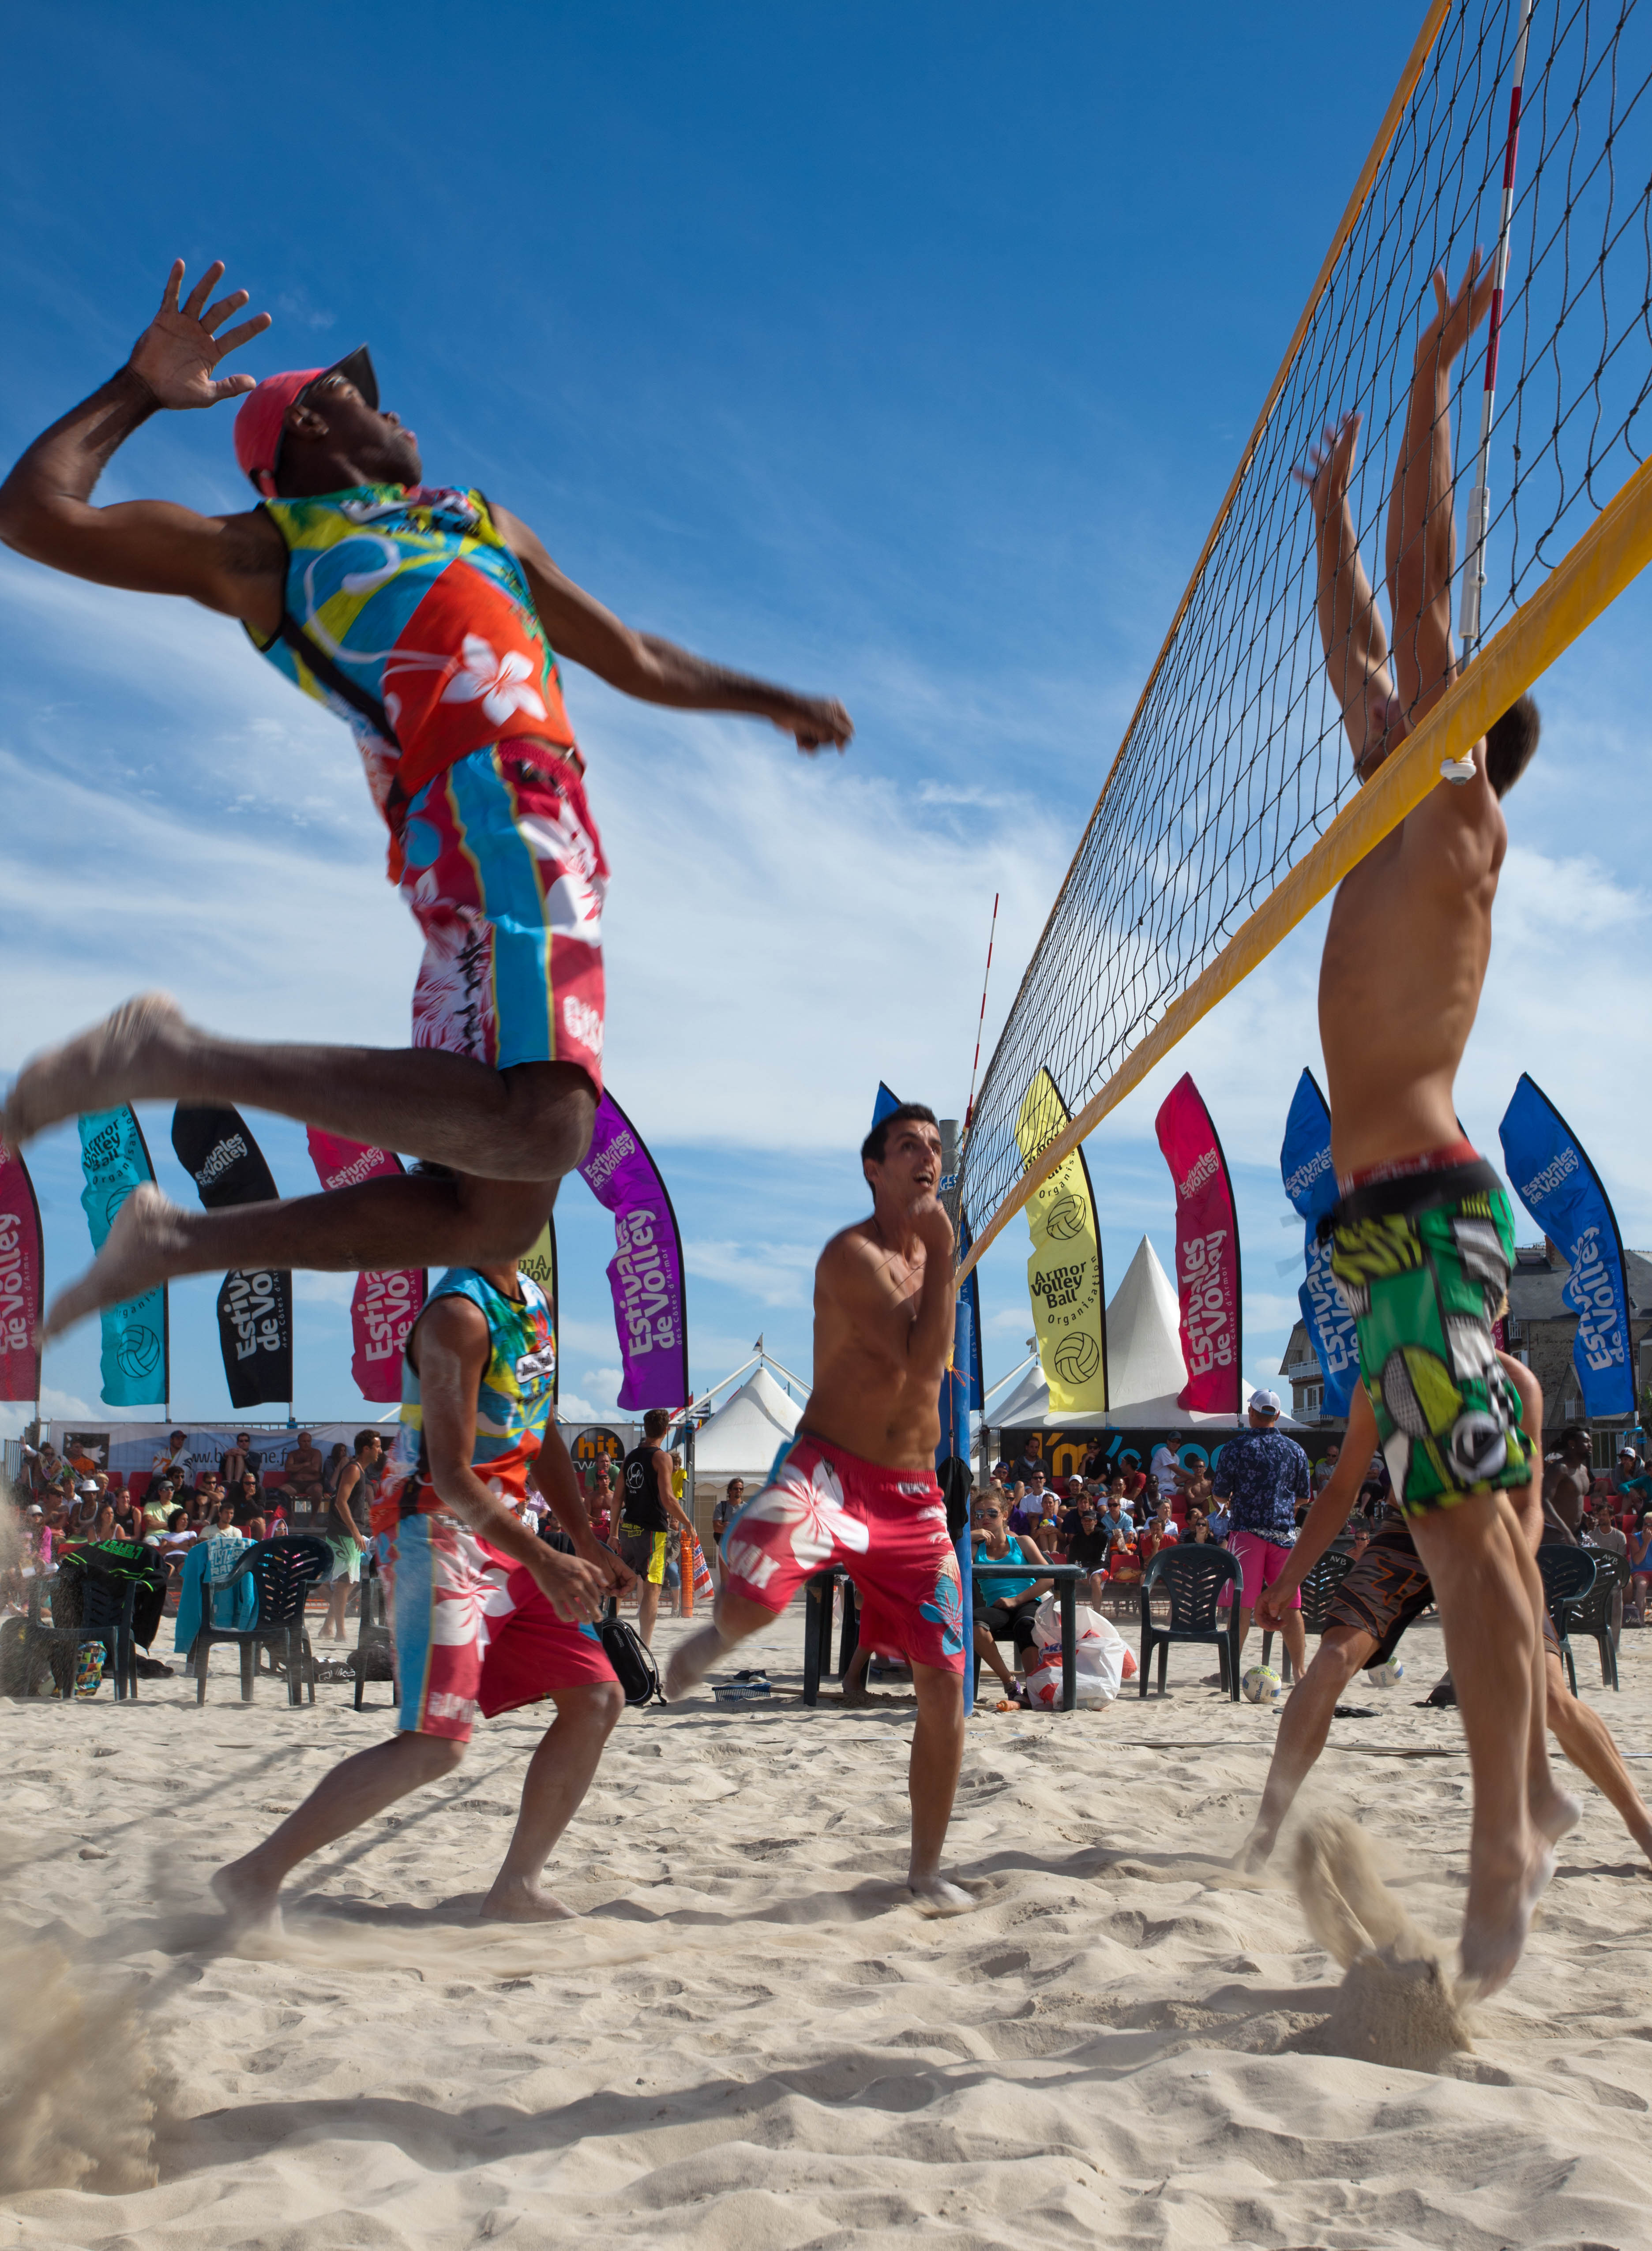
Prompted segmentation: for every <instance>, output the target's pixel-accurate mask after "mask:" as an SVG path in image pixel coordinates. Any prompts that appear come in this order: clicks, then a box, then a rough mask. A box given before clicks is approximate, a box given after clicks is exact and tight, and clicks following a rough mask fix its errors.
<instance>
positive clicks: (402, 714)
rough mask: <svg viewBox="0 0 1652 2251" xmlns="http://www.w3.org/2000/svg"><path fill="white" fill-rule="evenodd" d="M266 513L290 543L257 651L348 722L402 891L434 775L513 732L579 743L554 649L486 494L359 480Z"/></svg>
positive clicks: (275, 505)
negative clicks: (410, 844) (406, 859)
mask: <svg viewBox="0 0 1652 2251" xmlns="http://www.w3.org/2000/svg"><path fill="white" fill-rule="evenodd" d="M263 506H264V512H265V514H266V515H267V516H268V517H269V519H270V521H271V523H274V526H275V528H276V530H278V531H279V532H280V533H281V537H282V538H283V539H284V540H285V541H286V543H287V552H288V564H287V585H286V613H285V615H284V616H283V618H282V620H281V630H280V632H279V633H278V634H276V636H275V638H274V640H272V641H267V642H266V641H260V639H259V637H258V636H257V634H252V635H251V638H252V641H253V647H254V648H257V649H258V650H259V652H260V655H264V656H267V658H268V659H269V661H270V662H271V663H272V664H273V665H274V667H275V668H276V669H277V670H278V671H279V672H281V673H284V674H285V675H286V676H287V678H288V680H290V681H291V682H293V684H294V686H295V687H296V688H299V689H302V690H303V692H304V693H305V695H307V696H315V697H316V699H317V701H318V702H320V703H325V704H326V705H327V706H328V708H329V709H330V710H332V711H334V712H336V713H337V715H338V717H340V718H343V719H344V720H346V721H347V722H348V723H349V724H350V726H351V730H352V731H353V732H354V734H355V737H356V740H357V745H358V747H359V749H360V751H361V754H362V759H363V762H364V765H365V766H366V768H367V780H368V785H369V786H370V787H371V791H372V793H373V799H374V802H375V803H376V804H377V805H378V809H379V811H380V812H381V813H382V814H384V816H385V821H387V822H388V823H389V826H390V832H391V840H392V842H391V868H390V872H391V878H392V882H393V881H395V880H396V879H397V878H398V877H399V875H400V872H401V869H400V858H401V855H400V848H399V841H398V840H399V836H400V833H401V823H402V817H403V814H405V812H406V807H407V804H408V802H409V800H412V799H413V798H414V797H416V796H417V795H418V793H419V792H420V790H421V789H422V788H423V787H424V786H425V785H426V783H427V782H429V781H432V780H434V778H435V777H436V775H437V774H439V773H441V772H445V771H446V769H447V768H448V766H450V765H455V764H456V763H457V761H458V760H459V759H461V758H468V757H469V755H470V753H471V752H472V751H478V750H481V749H482V748H483V747H485V745H488V744H489V743H496V742H498V741H501V740H503V739H505V738H511V739H517V738H522V737H524V736H525V737H530V738H533V737H537V738H538V739H539V740H541V741H543V742H545V743H549V744H552V745H555V746H556V747H557V748H558V749H559V750H562V751H570V750H573V748H574V747H575V745H574V739H573V729H572V728H571V727H570V726H569V724H568V715H567V713H566V710H564V708H563V703H562V682H561V676H560V675H559V672H558V669H557V661H556V656H555V654H554V652H553V651H552V648H551V645H550V643H549V642H548V641H546V639H545V628H544V627H543V626H542V625H541V624H540V622H539V618H538V612H537V611H536V610H535V608H534V606H533V598H532V596H531V594H530V592H528V584H527V580H526V579H525V578H524V576H523V572H522V566H521V564H519V563H518V562H517V558H516V557H515V555H514V554H512V552H511V551H510V548H508V547H507V546H506V545H505V544H504V542H503V540H502V539H501V538H500V537H499V534H498V532H497V531H496V529H495V528H494V522H493V518H492V516H491V515H490V514H489V509H488V503H487V502H486V501H485V500H484V499H483V498H482V495H481V494H480V493H479V492H460V491H457V490H456V489H454V488H448V487H436V486H431V485H413V486H404V485H357V486H355V487H354V488H351V490H349V491H347V492H337V493H323V494H321V495H317V496H316V497H314V498H311V499H309V500H267V501H266V502H264V503H263ZM248 631H249V633H250V632H251V629H250V627H249V628H248Z"/></svg>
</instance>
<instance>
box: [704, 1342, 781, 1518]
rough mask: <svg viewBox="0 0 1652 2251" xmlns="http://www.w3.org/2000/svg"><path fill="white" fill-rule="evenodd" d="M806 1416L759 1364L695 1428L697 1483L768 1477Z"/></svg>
mask: <svg viewBox="0 0 1652 2251" xmlns="http://www.w3.org/2000/svg"><path fill="white" fill-rule="evenodd" d="M802 1415H803V1410H802V1408H801V1407H800V1406H799V1405H798V1404H797V1402H796V1401H795V1399H788V1397H787V1396H786V1394H785V1393H784V1392H783V1391H782V1390H781V1387H780V1385H779V1384H778V1383H776V1382H775V1381H774V1377H773V1376H772V1375H770V1374H769V1372H768V1370H767V1368H763V1367H761V1366H760V1367H759V1368H756V1369H755V1370H754V1371H753V1374H752V1375H749V1376H748V1377H747V1378H746V1382H744V1383H742V1384H741V1386H740V1388H739V1390H738V1391H736V1392H734V1393H733V1394H732V1396H730V1397H729V1398H728V1399H726V1400H725V1402H724V1403H723V1404H722V1406H720V1407H719V1408H718V1410H717V1412H716V1414H715V1415H713V1416H711V1417H710V1419H709V1420H708V1421H706V1422H705V1423H701V1425H700V1427H699V1429H698V1430H697V1431H696V1432H695V1433H694V1483H695V1486H696V1487H697V1488H698V1486H699V1485H700V1484H701V1483H702V1482H703V1481H705V1482H714V1483H718V1484H725V1483H726V1482H727V1480H728V1479H730V1478H732V1477H738V1478H744V1479H745V1480H746V1485H747V1486H751V1485H752V1484H753V1481H754V1480H758V1479H762V1478H763V1477H765V1476H766V1475H767V1472H768V1466H769V1464H770V1463H771V1462H772V1461H773V1460H774V1456H775V1453H776V1451H777V1450H778V1449H779V1448H780V1446H781V1444H783V1443H784V1442H785V1440H787V1439H788V1438H789V1437H792V1436H793V1434H794V1433H795V1430H796V1429H797V1425H798V1423H800V1422H801V1421H802Z"/></svg>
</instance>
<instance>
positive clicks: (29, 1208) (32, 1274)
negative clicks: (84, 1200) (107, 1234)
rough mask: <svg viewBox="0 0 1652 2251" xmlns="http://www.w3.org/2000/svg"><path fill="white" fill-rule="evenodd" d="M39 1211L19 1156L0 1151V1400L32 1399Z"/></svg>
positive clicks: (36, 1385)
mask: <svg viewBox="0 0 1652 2251" xmlns="http://www.w3.org/2000/svg"><path fill="white" fill-rule="evenodd" d="M41 1285H42V1275H41V1268H40V1207H39V1205H38V1203H37V1202H35V1200H34V1183H33V1181H31V1179H30V1178H29V1168H28V1167H27V1166H26V1165H25V1164H24V1161H23V1160H22V1158H21V1157H14V1156H10V1155H9V1154H8V1153H7V1152H6V1150H5V1149H4V1148H3V1147H0V1399H38V1397H39V1396H40V1355H39V1353H38V1351H37V1350H36V1348H35V1342H34V1333H35V1331H36V1329H37V1328H38V1327H39V1326H40V1313H41V1297H40V1292H41Z"/></svg>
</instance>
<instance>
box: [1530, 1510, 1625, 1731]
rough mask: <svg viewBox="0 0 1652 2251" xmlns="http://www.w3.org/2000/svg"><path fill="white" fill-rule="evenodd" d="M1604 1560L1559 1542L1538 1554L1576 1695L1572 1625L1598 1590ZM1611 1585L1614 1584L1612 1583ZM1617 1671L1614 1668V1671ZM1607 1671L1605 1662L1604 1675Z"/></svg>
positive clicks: (1563, 1659) (1545, 1595) (1547, 1600)
mask: <svg viewBox="0 0 1652 2251" xmlns="http://www.w3.org/2000/svg"><path fill="white" fill-rule="evenodd" d="M1599 1563H1600V1557H1599V1556H1598V1555H1595V1554H1593V1552H1592V1551H1591V1550H1590V1549H1589V1548H1568V1547H1565V1546H1563V1545H1562V1543H1561V1542H1560V1541H1558V1540H1557V1541H1553V1542H1552V1543H1547V1542H1545V1544H1544V1546H1543V1547H1541V1548H1538V1550H1537V1572H1538V1576H1540V1577H1541V1579H1542V1581H1543V1598H1544V1602H1545V1603H1547V1604H1548V1606H1549V1615H1550V1617H1551V1618H1552V1619H1553V1620H1554V1630H1555V1631H1556V1633H1557V1634H1558V1636H1559V1638H1560V1661H1561V1663H1562V1664H1563V1665H1564V1666H1565V1668H1566V1679H1567V1680H1569V1681H1570V1682H1571V1684H1572V1694H1573V1695H1574V1696H1575V1695H1576V1694H1577V1693H1578V1667H1577V1662H1576V1659H1574V1658H1573V1656H1572V1639H1571V1633H1572V1619H1573V1617H1575V1616H1576V1615H1577V1610H1578V1605H1579V1603H1581V1602H1582V1601H1584V1599H1585V1598H1586V1596H1588V1595H1589V1593H1590V1592H1591V1590H1593V1586H1594V1582H1595V1576H1596V1567H1597V1566H1598V1564H1599ZM1608 1584H1610V1581H1609V1580H1608ZM1615 1669H1616V1668H1615V1667H1614V1670H1615ZM1605 1670H1606V1664H1605V1659H1604V1658H1603V1659H1602V1662H1601V1671H1602V1672H1603V1673H1604V1672H1605Z"/></svg>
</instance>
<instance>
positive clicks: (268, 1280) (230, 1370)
mask: <svg viewBox="0 0 1652 2251" xmlns="http://www.w3.org/2000/svg"><path fill="white" fill-rule="evenodd" d="M172 1146H173V1148H174V1149H176V1150H177V1158H178V1162H179V1163H180V1164H181V1165H182V1166H183V1167H184V1171H185V1172H186V1173H189V1174H191V1175H192V1176H193V1179H194V1181H195V1185H196V1187H197V1188H198V1189H199V1190H200V1192H201V1202H203V1203H204V1204H205V1206H206V1209H208V1211H222V1210H223V1209H226V1207H227V1206H230V1205H233V1204H242V1203H273V1202H274V1201H275V1195H276V1188H275V1177H274V1174H273V1173H272V1172H271V1171H270V1168H269V1167H268V1166H267V1164H266V1163H265V1161H264V1153H263V1151H262V1150H261V1149H260V1147H259V1146H258V1144H257V1142H256V1141H255V1140H254V1139H253V1135H252V1129H251V1128H250V1127H249V1126H248V1125H247V1123H246V1119H244V1118H243V1117H242V1116H241V1113H240V1112H239V1110H233V1109H231V1108H229V1107H228V1105H218V1104H212V1105H195V1104H191V1103H183V1102H180V1103H179V1104H178V1105H177V1109H176V1110H175V1111H174V1112H172ZM218 1334H219V1345H220V1346H221V1347H222V1349H223V1354H224V1374H225V1376H226V1379H227V1381H228V1383H229V1394H230V1403H231V1405H232V1406H233V1407H236V1408H242V1407H258V1406H261V1405H262V1404H264V1403H265V1402H266V1401H268V1400H290V1399H291V1398H292V1396H293V1278H292V1275H291V1274H290V1272H276V1271H274V1270H272V1269H268V1268H262V1269H259V1270H257V1271H246V1272H241V1271H236V1272H234V1273H233V1274H226V1276H225V1277H224V1286H223V1288H222V1289H221V1290H220V1291H219V1293H218Z"/></svg>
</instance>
